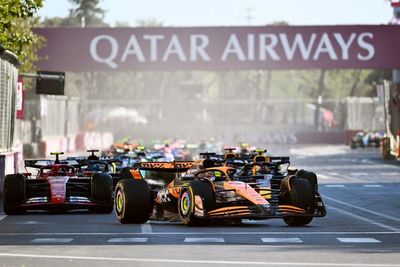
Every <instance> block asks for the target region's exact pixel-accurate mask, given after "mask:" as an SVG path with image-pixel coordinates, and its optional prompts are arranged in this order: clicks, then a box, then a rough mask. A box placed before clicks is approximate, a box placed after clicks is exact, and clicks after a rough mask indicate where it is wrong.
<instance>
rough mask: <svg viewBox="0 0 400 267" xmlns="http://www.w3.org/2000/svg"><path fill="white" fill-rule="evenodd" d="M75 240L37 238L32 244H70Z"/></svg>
mask: <svg viewBox="0 0 400 267" xmlns="http://www.w3.org/2000/svg"><path fill="white" fill-rule="evenodd" d="M72 240H73V238H35V239H33V240H32V241H31V243H69V242H71V241H72Z"/></svg>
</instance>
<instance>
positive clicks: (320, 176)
mask: <svg viewBox="0 0 400 267" xmlns="http://www.w3.org/2000/svg"><path fill="white" fill-rule="evenodd" d="M318 179H324V180H328V179H332V177H330V176H328V175H325V174H321V173H319V174H318Z"/></svg>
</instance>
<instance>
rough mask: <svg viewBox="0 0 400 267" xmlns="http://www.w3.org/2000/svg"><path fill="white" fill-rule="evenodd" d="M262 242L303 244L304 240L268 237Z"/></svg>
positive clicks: (262, 239)
mask: <svg viewBox="0 0 400 267" xmlns="http://www.w3.org/2000/svg"><path fill="white" fill-rule="evenodd" d="M261 241H262V242H264V243H297V244H299V243H303V240H301V239H300V238H298V237H289V238H279V237H278V238H273V237H266V238H261Z"/></svg>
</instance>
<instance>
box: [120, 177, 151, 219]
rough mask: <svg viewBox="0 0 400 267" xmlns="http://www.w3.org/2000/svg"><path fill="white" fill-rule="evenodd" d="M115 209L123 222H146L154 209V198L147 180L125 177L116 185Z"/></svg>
mask: <svg viewBox="0 0 400 267" xmlns="http://www.w3.org/2000/svg"><path fill="white" fill-rule="evenodd" d="M115 211H116V213H117V218H118V220H119V221H120V222H121V223H137V224H139V223H145V222H147V221H148V220H149V218H150V215H151V213H152V211H153V199H152V194H151V191H150V188H149V186H148V184H147V182H146V181H145V180H135V179H123V180H120V181H119V182H118V184H117V186H116V187H115Z"/></svg>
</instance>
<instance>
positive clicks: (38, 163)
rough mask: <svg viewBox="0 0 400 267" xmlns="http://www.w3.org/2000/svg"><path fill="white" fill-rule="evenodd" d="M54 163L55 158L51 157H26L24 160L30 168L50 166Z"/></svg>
mask: <svg viewBox="0 0 400 267" xmlns="http://www.w3.org/2000/svg"><path fill="white" fill-rule="evenodd" d="M52 164H54V160H51V159H26V160H24V165H25V168H26V167H30V168H40V167H43V166H49V165H52Z"/></svg>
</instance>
